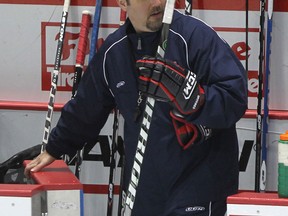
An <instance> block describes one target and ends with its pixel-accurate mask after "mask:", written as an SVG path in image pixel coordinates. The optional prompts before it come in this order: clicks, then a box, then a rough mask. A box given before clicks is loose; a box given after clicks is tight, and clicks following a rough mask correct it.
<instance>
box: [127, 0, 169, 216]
mask: <svg viewBox="0 0 288 216" xmlns="http://www.w3.org/2000/svg"><path fill="white" fill-rule="evenodd" d="M174 5H175V0H167V2H166V6H165V12H164V15H163V26H162V32H161V39H160V43H159V45H158V48H157V54H156V55H160V56H162V57H164V54H165V51H164V48H163V47H162V45H163V42H164V41H166V40H167V39H168V33H169V27H170V24H171V22H172V18H173V11H174ZM154 104H155V99H153V98H151V97H148V98H147V100H146V105H145V110H144V113H143V120H142V124H141V128H140V134H139V138H138V143H137V148H136V153H135V159H134V163H133V167H132V171H131V179H130V183H129V185H128V191H127V196H126V201H125V207H124V216H130V215H131V214H132V210H133V206H134V202H135V197H136V191H137V187H138V182H139V178H140V173H141V165H142V162H143V158H144V153H145V148H146V144H147V139H148V131H149V129H150V123H151V121H152V115H153V108H154Z"/></svg>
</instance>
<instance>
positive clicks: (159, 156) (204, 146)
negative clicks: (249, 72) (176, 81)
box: [47, 10, 247, 216]
mask: <svg viewBox="0 0 288 216" xmlns="http://www.w3.org/2000/svg"><path fill="white" fill-rule="evenodd" d="M159 36H160V32H154V33H143V34H136V33H135V31H134V30H133V27H132V25H131V23H130V21H129V19H128V20H127V21H126V23H125V24H124V25H123V26H122V27H120V28H119V29H118V30H116V31H115V32H114V33H112V34H111V35H109V36H108V37H107V39H106V40H105V42H104V44H103V45H102V46H101V49H100V50H99V51H98V53H97V54H96V55H95V56H94V58H93V60H92V61H91V63H90V64H89V66H88V68H87V71H86V72H85V74H84V77H83V78H82V80H81V83H80V86H79V89H78V93H77V95H76V97H75V99H72V100H70V101H69V102H68V103H67V104H66V105H65V106H64V108H63V110H62V114H61V117H60V119H59V122H58V124H57V126H56V127H55V128H54V129H53V130H52V132H51V135H50V138H49V142H48V145H47V151H48V153H50V154H51V155H53V156H54V157H59V156H60V155H62V154H64V153H68V154H74V153H75V152H76V150H77V149H80V148H82V147H83V144H84V143H85V142H86V141H89V140H93V139H95V138H96V137H97V135H98V134H99V132H100V130H101V128H102V127H103V125H104V124H105V122H106V120H107V117H108V115H109V114H110V112H111V110H112V109H113V108H114V107H115V106H117V108H118V109H119V110H120V112H121V114H122V116H123V117H124V119H125V125H124V143H125V153H126V167H125V170H126V174H125V185H126V187H127V184H128V182H129V179H130V176H131V175H130V170H131V168H132V165H133V159H134V155H135V150H136V146H137V140H138V135H139V130H140V124H141V121H135V120H134V113H135V109H136V106H137V99H138V88H137V72H136V70H135V60H136V59H139V58H141V57H142V56H143V55H152V56H154V55H155V51H156V48H157V43H158V41H159ZM138 45H140V47H138V49H137V46H138ZM165 58H167V59H170V60H173V61H176V62H177V63H178V64H179V65H181V66H182V67H184V68H187V69H190V70H191V71H193V72H194V73H195V74H197V78H198V81H199V83H200V84H201V85H202V87H203V88H204V90H205V104H204V106H203V107H202V109H201V110H200V111H199V112H197V113H195V114H193V115H190V116H187V117H186V118H187V119H186V120H187V121H189V122H192V123H194V124H201V125H205V126H207V127H209V128H213V129H214V130H215V131H217V132H216V133H214V135H213V136H212V137H211V138H210V139H208V140H207V141H205V142H203V143H201V144H198V145H195V146H192V147H191V148H189V149H187V150H185V151H184V150H183V149H182V148H181V147H180V145H179V144H178V141H177V137H176V134H175V129H174V127H173V124H172V120H171V117H170V115H169V112H170V111H171V109H172V108H173V107H172V106H171V105H170V104H169V103H165V102H160V101H157V102H156V104H155V108H154V113H153V119H152V123H151V127H150V130H149V135H148V143H147V148H146V151H145V156H144V161H143V164H142V169H141V178H140V181H139V185H138V188H137V195H136V201H135V205H134V210H133V215H136V216H142V215H143V216H161V215H169V214H171V215H176V213H175V212H177V209H178V208H180V209H181V208H182V207H187V206H195V205H197V204H201V203H203V202H208V201H215V200H223V199H225V198H226V197H227V196H228V195H230V194H233V193H236V192H237V189H238V141H237V134H236V129H235V123H236V122H237V121H238V120H239V119H240V118H241V117H242V116H243V114H244V112H245V110H246V108H247V78H246V73H245V71H244V69H243V66H242V64H241V63H240V62H239V60H238V59H237V58H236V56H235V55H234V53H233V52H232V50H231V49H230V47H229V45H228V44H227V43H226V42H225V41H224V40H223V39H221V38H220V37H219V36H218V35H217V33H216V32H215V31H214V30H213V29H212V28H211V27H209V26H208V25H207V24H205V23H203V22H202V21H200V20H198V19H196V18H193V17H191V16H186V15H183V14H181V13H180V12H179V11H177V10H176V11H175V13H174V16H173V22H172V24H171V26H170V32H169V37H168V44H167V49H166V53H165Z"/></svg>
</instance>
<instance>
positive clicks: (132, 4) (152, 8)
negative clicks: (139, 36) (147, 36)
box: [117, 0, 166, 33]
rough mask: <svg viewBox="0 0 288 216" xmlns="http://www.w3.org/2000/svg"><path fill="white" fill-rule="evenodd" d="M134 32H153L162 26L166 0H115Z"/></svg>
mask: <svg viewBox="0 0 288 216" xmlns="http://www.w3.org/2000/svg"><path fill="white" fill-rule="evenodd" d="M117 2H118V4H119V6H120V7H121V9H122V10H124V11H126V12H127V14H128V17H129V19H130V21H131V23H132V25H133V27H134V29H135V30H136V32H138V33H140V32H154V31H158V30H159V29H160V28H161V26H162V19H163V14H164V9H165V4H166V0H117Z"/></svg>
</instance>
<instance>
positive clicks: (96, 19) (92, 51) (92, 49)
mask: <svg viewBox="0 0 288 216" xmlns="http://www.w3.org/2000/svg"><path fill="white" fill-rule="evenodd" d="M101 10H102V0H96V5H95V12H94V19H93V28H92V36H91V44H90V53H89V62H90V61H91V60H92V58H93V56H94V55H95V53H96V49H97V40H98V33H99V28H100V18H101Z"/></svg>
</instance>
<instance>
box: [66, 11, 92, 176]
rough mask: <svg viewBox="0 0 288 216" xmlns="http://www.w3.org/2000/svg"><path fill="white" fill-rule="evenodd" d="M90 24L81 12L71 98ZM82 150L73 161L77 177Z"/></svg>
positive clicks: (78, 76)
mask: <svg viewBox="0 0 288 216" xmlns="http://www.w3.org/2000/svg"><path fill="white" fill-rule="evenodd" d="M90 24H91V13H90V12H89V11H87V10H85V11H83V12H82V20H81V28H80V34H79V41H78V48H77V55H76V64H75V71H74V77H73V87H72V97H71V98H72V99H73V98H74V97H75V95H76V93H77V89H78V85H79V83H80V80H81V77H82V72H83V67H84V63H85V56H86V50H87V44H88V34H89V29H90ZM82 152H83V149H82V150H78V151H77V154H76V161H75V176H76V177H77V178H78V179H79V175H80V166H81V164H82Z"/></svg>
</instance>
